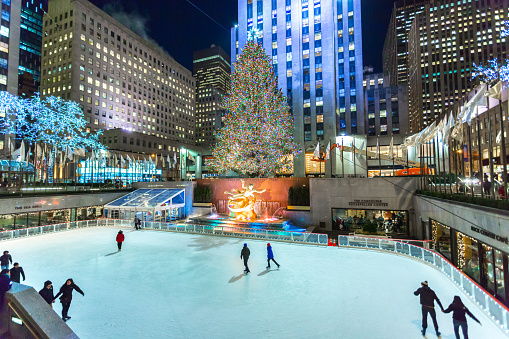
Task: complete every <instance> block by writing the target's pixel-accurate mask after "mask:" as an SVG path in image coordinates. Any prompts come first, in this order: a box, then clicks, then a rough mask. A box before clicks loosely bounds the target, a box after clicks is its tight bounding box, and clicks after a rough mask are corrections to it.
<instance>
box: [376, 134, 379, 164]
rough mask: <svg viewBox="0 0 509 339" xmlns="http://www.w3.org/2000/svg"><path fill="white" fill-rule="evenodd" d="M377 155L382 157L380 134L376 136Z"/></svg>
mask: <svg viewBox="0 0 509 339" xmlns="http://www.w3.org/2000/svg"><path fill="white" fill-rule="evenodd" d="M376 154H377V155H376V157H377V158H378V159H380V143H379V140H378V136H377V137H376Z"/></svg>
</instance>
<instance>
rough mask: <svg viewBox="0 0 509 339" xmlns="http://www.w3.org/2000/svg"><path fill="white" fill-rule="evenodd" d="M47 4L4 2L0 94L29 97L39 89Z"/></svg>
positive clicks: (36, 0) (23, 0)
mask: <svg viewBox="0 0 509 339" xmlns="http://www.w3.org/2000/svg"><path fill="white" fill-rule="evenodd" d="M46 10H47V0H46V1H45V0H3V1H2V19H1V26H0V91H8V92H9V93H11V94H15V95H18V94H27V95H30V94H32V93H33V92H34V89H37V88H38V87H39V83H40V76H41V73H40V69H41V45H42V20H43V15H44V14H45V11H46Z"/></svg>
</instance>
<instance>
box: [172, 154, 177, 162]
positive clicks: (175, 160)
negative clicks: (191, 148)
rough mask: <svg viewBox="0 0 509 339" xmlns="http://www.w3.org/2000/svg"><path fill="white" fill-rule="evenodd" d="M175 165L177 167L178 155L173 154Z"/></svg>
mask: <svg viewBox="0 0 509 339" xmlns="http://www.w3.org/2000/svg"><path fill="white" fill-rule="evenodd" d="M173 164H174V165H177V153H176V152H173Z"/></svg>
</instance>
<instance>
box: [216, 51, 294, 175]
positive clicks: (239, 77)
mask: <svg viewBox="0 0 509 339" xmlns="http://www.w3.org/2000/svg"><path fill="white" fill-rule="evenodd" d="M234 66H235V71H234V73H233V75H232V87H231V89H230V91H229V93H228V96H227V97H225V98H224V100H223V107H224V108H225V109H226V112H227V113H226V114H225V116H224V127H222V128H220V129H219V130H218V131H217V133H216V138H217V143H216V145H215V146H214V147H213V148H212V154H213V155H214V159H213V160H212V161H211V167H212V168H213V169H214V170H215V171H217V172H226V171H234V172H236V173H238V174H242V175H249V176H263V177H266V176H274V175H276V174H277V173H284V172H287V171H289V170H291V168H292V161H293V157H294V156H296V155H297V154H299V152H300V150H298V146H297V144H296V143H295V142H294V140H293V126H294V122H293V117H292V116H291V114H290V113H289V108H288V104H287V102H286V98H285V97H284V96H283V94H282V93H281V91H280V90H279V89H278V87H277V77H276V76H275V75H274V72H273V68H272V59H271V58H270V57H269V56H268V55H267V54H266V53H265V50H264V49H263V47H262V46H261V44H258V43H257V42H256V41H248V42H247V44H246V45H245V47H244V49H243V51H242V54H241V55H240V57H239V59H238V60H237V61H236V62H235V64H234Z"/></svg>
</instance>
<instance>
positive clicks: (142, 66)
mask: <svg viewBox="0 0 509 339" xmlns="http://www.w3.org/2000/svg"><path fill="white" fill-rule="evenodd" d="M195 93H196V91H195V79H194V77H193V76H192V73H191V72H190V71H189V70H187V69H186V68H184V67H183V66H182V65H180V64H179V63H177V62H176V61H175V60H174V59H173V58H172V57H171V56H169V55H168V54H167V53H165V52H164V51H163V50H162V49H160V48H159V47H157V46H155V45H153V44H151V43H149V42H147V41H146V40H144V39H142V38H141V37H139V36H138V35H137V34H135V33H133V32H132V31H130V30H129V29H127V28H126V27H125V26H123V25H122V24H120V23H119V22H117V21H116V20H114V19H113V18H112V17H111V16H109V15H108V14H106V13H105V12H103V11H102V10H100V9H99V8H97V7H96V6H94V5H93V4H91V3H90V2H88V1H86V0H51V1H50V3H49V11H48V16H45V19H44V39H43V55H42V83H41V94H42V95H43V96H48V95H54V96H59V97H62V98H64V99H68V100H73V101H76V102H78V103H80V104H81V105H82V107H83V112H84V115H85V118H86V120H87V122H88V127H87V129H89V130H91V131H96V130H99V129H102V130H109V129H123V130H126V131H134V132H138V133H142V134H147V135H151V136H155V137H156V138H159V139H161V144H165V143H168V142H169V141H173V142H174V143H179V144H180V143H187V144H194V139H195V133H194V128H195V95H196V94H195ZM147 151H148V152H150V150H147Z"/></svg>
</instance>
